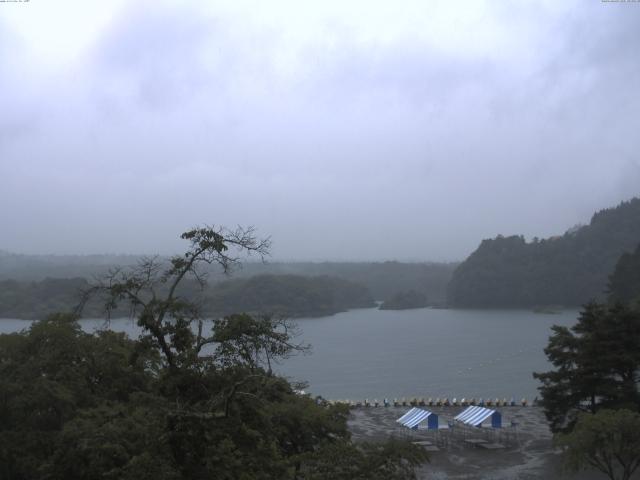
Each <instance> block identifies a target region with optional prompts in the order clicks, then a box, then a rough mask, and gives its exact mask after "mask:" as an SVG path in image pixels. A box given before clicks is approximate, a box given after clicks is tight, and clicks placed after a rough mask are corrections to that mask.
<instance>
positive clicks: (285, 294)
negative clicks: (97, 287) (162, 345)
mask: <svg viewBox="0 0 640 480" xmlns="http://www.w3.org/2000/svg"><path fill="white" fill-rule="evenodd" d="M88 287H89V283H88V282H87V280H85V279H84V278H69V279H65V278H57V279H52V278H46V279H44V280H42V281H40V282H18V281H15V280H0V318H23V319H42V318H45V317H46V316H47V315H48V314H51V313H53V312H58V311H64V312H68V311H72V310H73V309H74V308H75V307H76V306H77V304H78V302H79V300H80V292H81V290H86V289H87V288H88ZM198 290H199V289H198V286H197V285H196V284H195V282H194V281H190V282H185V285H184V287H183V288H181V289H180V290H179V293H180V295H181V296H183V297H184V298H188V299H192V300H197V298H196V295H197V292H198ZM200 300H201V307H202V313H203V315H205V316H207V317H220V316H224V315H229V314H232V313H240V312H250V313H258V314H260V313H267V314H276V315H282V316H288V317H303V316H304V317H306V316H310V317H313V316H323V315H332V314H334V313H338V312H341V311H345V310H349V309H352V308H362V307H373V306H374V305H375V304H374V301H373V297H372V296H371V294H370V293H369V290H368V289H367V288H366V287H364V286H362V285H359V284H356V283H353V282H349V281H347V280H344V279H341V278H336V277H328V276H320V277H304V276H300V275H257V276H254V277H249V278H239V279H236V280H230V281H227V282H220V283H217V284H213V285H209V287H208V288H206V289H205V291H204V292H203V298H202V299H200ZM128 313H129V312H128V310H126V309H124V308H120V309H116V311H115V312H114V315H116V316H125V315H127V314H128ZM103 314H104V311H103V304H102V303H100V302H99V301H97V300H96V301H93V302H89V303H88V304H87V305H86V306H85V309H84V312H83V315H84V316H85V317H100V316H102V315H103Z"/></svg>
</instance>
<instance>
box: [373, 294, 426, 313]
mask: <svg viewBox="0 0 640 480" xmlns="http://www.w3.org/2000/svg"><path fill="white" fill-rule="evenodd" d="M426 306H428V302H427V296H426V295H425V294H424V293H420V292H416V291H415V290H408V291H406V292H399V293H396V294H395V295H394V296H392V297H391V298H388V299H387V300H385V301H384V303H383V304H382V305H380V310H408V309H411V308H423V307H426Z"/></svg>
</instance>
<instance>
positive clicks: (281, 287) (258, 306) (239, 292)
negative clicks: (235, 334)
mask: <svg viewBox="0 0 640 480" xmlns="http://www.w3.org/2000/svg"><path fill="white" fill-rule="evenodd" d="M372 306H374V301H373V298H372V296H371V294H370V293H369V290H368V289H367V288H366V287H363V286H361V285H359V284H357V283H353V282H349V281H347V280H343V279H341V278H336V277H328V276H321V277H303V276H300V275H256V276H255V277H249V278H246V279H236V280H230V281H227V282H223V283H219V284H217V285H215V287H214V288H212V289H210V290H209V291H208V292H207V295H206V296H205V299H204V309H205V311H206V312H208V314H210V315H213V316H224V315H229V314H231V313H235V312H251V313H261V312H268V313H272V314H278V315H283V316H288V317H307V316H323V315H331V314H334V313H337V312H340V311H344V310H348V309H350V308H365V307H372Z"/></svg>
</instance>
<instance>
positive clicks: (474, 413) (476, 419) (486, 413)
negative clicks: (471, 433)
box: [454, 406, 496, 427]
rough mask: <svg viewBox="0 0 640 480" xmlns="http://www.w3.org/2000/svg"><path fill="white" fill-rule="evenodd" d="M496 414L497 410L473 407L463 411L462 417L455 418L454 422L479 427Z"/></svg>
mask: <svg viewBox="0 0 640 480" xmlns="http://www.w3.org/2000/svg"><path fill="white" fill-rule="evenodd" d="M494 413H496V411H495V410H491V409H489V408H484V407H478V406H473V407H468V408H466V409H465V410H463V411H462V413H460V415H458V416H457V417H455V418H454V420H457V421H459V422H462V423H464V424H466V425H472V426H474V427H477V426H478V425H480V424H482V422H484V421H485V420H486V419H487V418H489V417H490V416H492V415H493V414H494Z"/></svg>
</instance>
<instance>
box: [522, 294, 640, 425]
mask: <svg viewBox="0 0 640 480" xmlns="http://www.w3.org/2000/svg"><path fill="white" fill-rule="evenodd" d="M552 330H553V334H552V335H551V337H550V339H549V344H548V346H547V348H545V353H546V354H547V357H548V358H549V360H550V362H551V363H552V364H553V366H554V367H555V369H554V370H552V371H549V372H545V373H534V377H535V378H537V379H538V380H540V381H541V382H542V386H541V387H540V388H539V390H540V393H541V394H542V406H543V407H544V410H545V414H546V416H547V419H548V420H549V421H550V423H551V429H552V431H554V432H560V431H564V432H566V431H570V430H571V429H572V428H573V426H574V424H575V422H576V420H577V417H578V414H579V413H580V412H588V413H595V412H597V411H598V410H600V409H602V408H624V407H627V408H631V409H634V410H635V409H638V407H640V396H639V394H638V380H639V378H640V377H639V370H640V312H638V311H634V310H632V309H629V308H628V307H626V306H623V305H621V304H617V305H613V306H606V305H601V304H597V303H590V304H588V305H586V306H585V308H584V309H583V310H582V312H580V317H579V319H578V323H577V324H576V325H574V326H573V327H571V328H567V327H562V326H557V325H556V326H554V327H553V328H552Z"/></svg>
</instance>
